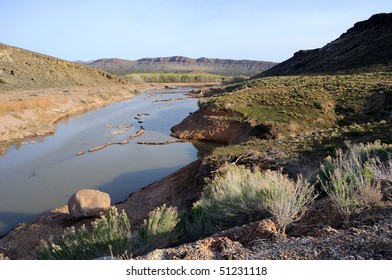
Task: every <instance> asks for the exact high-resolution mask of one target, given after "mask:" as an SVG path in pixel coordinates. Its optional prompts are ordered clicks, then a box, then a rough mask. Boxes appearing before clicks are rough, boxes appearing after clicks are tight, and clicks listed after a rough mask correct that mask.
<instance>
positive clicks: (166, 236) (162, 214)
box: [131, 205, 180, 255]
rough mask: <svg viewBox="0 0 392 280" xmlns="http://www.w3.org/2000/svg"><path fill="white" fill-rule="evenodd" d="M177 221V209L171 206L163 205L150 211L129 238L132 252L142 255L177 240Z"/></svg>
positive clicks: (178, 233)
mask: <svg viewBox="0 0 392 280" xmlns="http://www.w3.org/2000/svg"><path fill="white" fill-rule="evenodd" d="M179 221H180V220H179V217H178V212H177V209H176V208H173V207H167V206H166V205H163V206H162V207H160V208H157V209H155V210H154V211H152V212H150V214H149V216H148V219H147V220H145V221H144V223H143V225H142V226H141V227H140V228H139V230H138V231H137V233H136V234H135V235H134V236H133V237H132V239H131V243H132V245H131V246H132V253H133V254H135V255H142V254H145V253H147V252H149V251H152V250H154V249H156V248H164V247H166V246H168V245H170V244H171V243H173V242H175V241H177V238H178V237H179V235H180V232H179V230H178V228H177V224H178V222H179Z"/></svg>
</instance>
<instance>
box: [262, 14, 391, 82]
mask: <svg viewBox="0 0 392 280" xmlns="http://www.w3.org/2000/svg"><path fill="white" fill-rule="evenodd" d="M391 69H392V13H388V14H387V13H386V14H376V15H373V16H372V17H370V18H369V19H368V20H365V21H361V22H358V23H356V24H355V25H354V26H353V27H352V28H350V29H349V30H347V32H346V33H343V34H342V35H341V36H340V37H339V38H338V39H336V40H334V41H332V42H331V43H329V44H327V45H325V46H324V47H322V48H318V49H314V50H300V51H298V52H296V53H295V54H294V56H293V57H292V58H290V59H288V60H286V61H284V62H282V63H280V64H278V65H276V66H275V67H273V68H271V69H269V70H267V71H265V72H262V73H260V74H259V75H257V76H255V78H259V77H267V76H276V75H306V74H334V73H341V72H346V73H347V72H357V73H358V72H363V71H366V72H372V71H390V70H391Z"/></svg>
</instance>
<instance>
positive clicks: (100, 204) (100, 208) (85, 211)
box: [68, 189, 110, 219]
mask: <svg viewBox="0 0 392 280" xmlns="http://www.w3.org/2000/svg"><path fill="white" fill-rule="evenodd" d="M109 208H110V196H109V194H107V193H104V192H100V191H97V190H88V189H86V190H80V191H78V192H77V193H74V194H73V195H72V196H71V198H70V199H69V200H68V212H69V214H70V215H71V217H72V218H73V219H80V218H84V217H95V216H99V215H100V214H101V213H104V212H107V211H108V210H109Z"/></svg>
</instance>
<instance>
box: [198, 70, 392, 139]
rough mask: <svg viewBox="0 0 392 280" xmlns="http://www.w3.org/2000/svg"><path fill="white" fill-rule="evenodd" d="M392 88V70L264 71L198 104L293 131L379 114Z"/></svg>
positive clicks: (359, 120) (360, 121)
mask: <svg viewBox="0 0 392 280" xmlns="http://www.w3.org/2000/svg"><path fill="white" fill-rule="evenodd" d="M391 90H392V74H391V73H372V74H358V75H337V76H292V77H290V76H289V77H268V78H263V79H256V80H249V81H246V82H243V83H239V84H237V85H233V86H230V87H227V88H226V89H225V90H224V91H223V92H221V93H219V94H216V95H214V96H212V97H208V98H205V99H202V100H200V102H199V104H200V107H201V108H209V109H210V110H216V109H226V110H232V111H235V112H238V113H241V114H242V115H243V116H244V117H246V118H248V119H251V120H253V121H254V122H256V123H273V124H278V125H279V127H280V129H281V132H282V133H285V132H287V131H288V132H290V133H292V132H297V131H298V129H300V130H301V131H306V130H307V131H311V130H315V129H317V130H318V129H325V128H329V127H332V126H334V125H353V124H354V123H357V124H363V123H367V122H369V121H370V122H372V121H374V120H376V119H379V118H380V116H381V114H382V111H383V106H384V102H383V101H384V100H385V98H386V97H387V96H390V92H392V91H391ZM352 132H353V133H354V134H355V133H357V134H359V133H361V130H360V128H359V127H356V128H353V130H352Z"/></svg>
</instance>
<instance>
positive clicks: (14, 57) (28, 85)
mask: <svg viewBox="0 0 392 280" xmlns="http://www.w3.org/2000/svg"><path fill="white" fill-rule="evenodd" d="M113 84H119V79H118V78H115V77H112V76H111V75H109V74H107V73H104V72H102V71H99V70H95V69H91V68H89V67H85V66H83V65H80V64H76V63H72V62H69V61H65V60H61V59H58V58H54V57H50V56H46V55H43V54H39V53H35V52H31V51H27V50H23V49H20V48H16V47H12V46H8V45H4V44H0V89H11V90H12V89H18V90H19V89H33V88H54V87H61V86H82V85H83V86H104V85H113Z"/></svg>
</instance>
